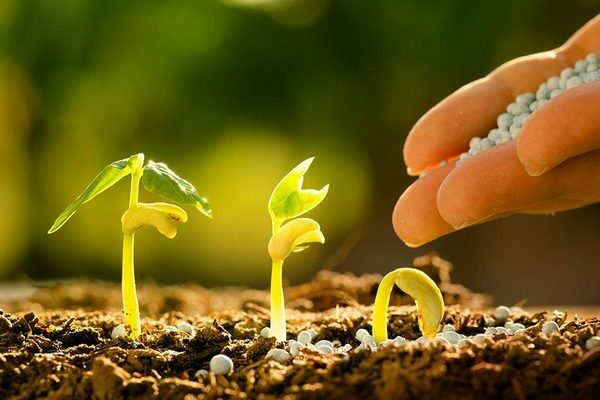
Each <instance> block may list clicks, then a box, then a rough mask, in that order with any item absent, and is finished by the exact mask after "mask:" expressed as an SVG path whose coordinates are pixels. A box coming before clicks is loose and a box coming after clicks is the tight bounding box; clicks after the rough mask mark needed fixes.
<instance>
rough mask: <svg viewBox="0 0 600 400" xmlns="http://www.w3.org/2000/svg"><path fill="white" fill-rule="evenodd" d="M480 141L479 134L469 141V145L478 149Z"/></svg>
mask: <svg viewBox="0 0 600 400" xmlns="http://www.w3.org/2000/svg"><path fill="white" fill-rule="evenodd" d="M480 142H481V138H480V137H478V136H475V137H474V138H471V140H470V141H469V147H470V148H472V149H476V148H477V147H478V146H479V143H480Z"/></svg>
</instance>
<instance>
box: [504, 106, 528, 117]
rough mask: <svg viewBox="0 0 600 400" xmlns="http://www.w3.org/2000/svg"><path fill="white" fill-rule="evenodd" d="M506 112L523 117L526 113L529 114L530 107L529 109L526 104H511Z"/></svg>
mask: <svg viewBox="0 0 600 400" xmlns="http://www.w3.org/2000/svg"><path fill="white" fill-rule="evenodd" d="M506 111H508V112H509V113H511V114H512V115H521V114H523V113H525V112H529V107H527V106H526V105H525V104H519V103H511V104H510V105H509V106H508V107H507V108H506Z"/></svg>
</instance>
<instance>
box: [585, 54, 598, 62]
mask: <svg viewBox="0 0 600 400" xmlns="http://www.w3.org/2000/svg"><path fill="white" fill-rule="evenodd" d="M585 61H587V62H589V63H590V64H592V63H594V64H598V63H599V62H600V59H599V58H598V56H597V55H596V54H595V53H590V54H588V55H587V56H586V57H585Z"/></svg>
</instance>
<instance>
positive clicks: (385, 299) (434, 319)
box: [373, 268, 444, 344]
mask: <svg viewBox="0 0 600 400" xmlns="http://www.w3.org/2000/svg"><path fill="white" fill-rule="evenodd" d="M394 284H395V285H397V286H398V287H399V288H400V289H401V290H402V291H404V292H405V293H407V294H409V295H410V296H411V297H412V298H413V299H415V305H416V306H417V317H418V320H419V329H420V330H421V333H422V334H423V336H424V337H426V338H433V337H435V335H436V334H437V333H438V331H439V329H440V322H441V321H442V317H443V316H444V299H443V298H442V293H441V292H440V289H439V288H438V287H437V285H436V284H435V282H434V281H433V280H432V279H431V278H430V277H429V276H427V274H426V273H424V272H423V271H420V270H418V269H414V268H398V269H397V270H395V271H392V272H390V273H389V274H387V275H386V276H385V277H384V278H383V279H382V280H381V283H380V284H379V288H378V289H377V295H376V296H375V304H374V305H373V337H374V338H375V341H376V342H377V344H379V343H382V342H385V341H386V340H387V339H388V333H387V309H388V306H389V304H390V295H391V293H392V289H393V288H394Z"/></svg>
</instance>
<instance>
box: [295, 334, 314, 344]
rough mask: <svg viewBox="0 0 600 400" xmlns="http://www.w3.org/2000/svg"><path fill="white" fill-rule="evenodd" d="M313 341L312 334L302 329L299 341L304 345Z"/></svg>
mask: <svg viewBox="0 0 600 400" xmlns="http://www.w3.org/2000/svg"><path fill="white" fill-rule="evenodd" d="M311 341H312V335H311V334H310V332H308V331H301V332H300V333H299V334H298V342H300V343H302V344H303V345H304V346H306V345H307V344H309V343H310V342H311Z"/></svg>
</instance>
